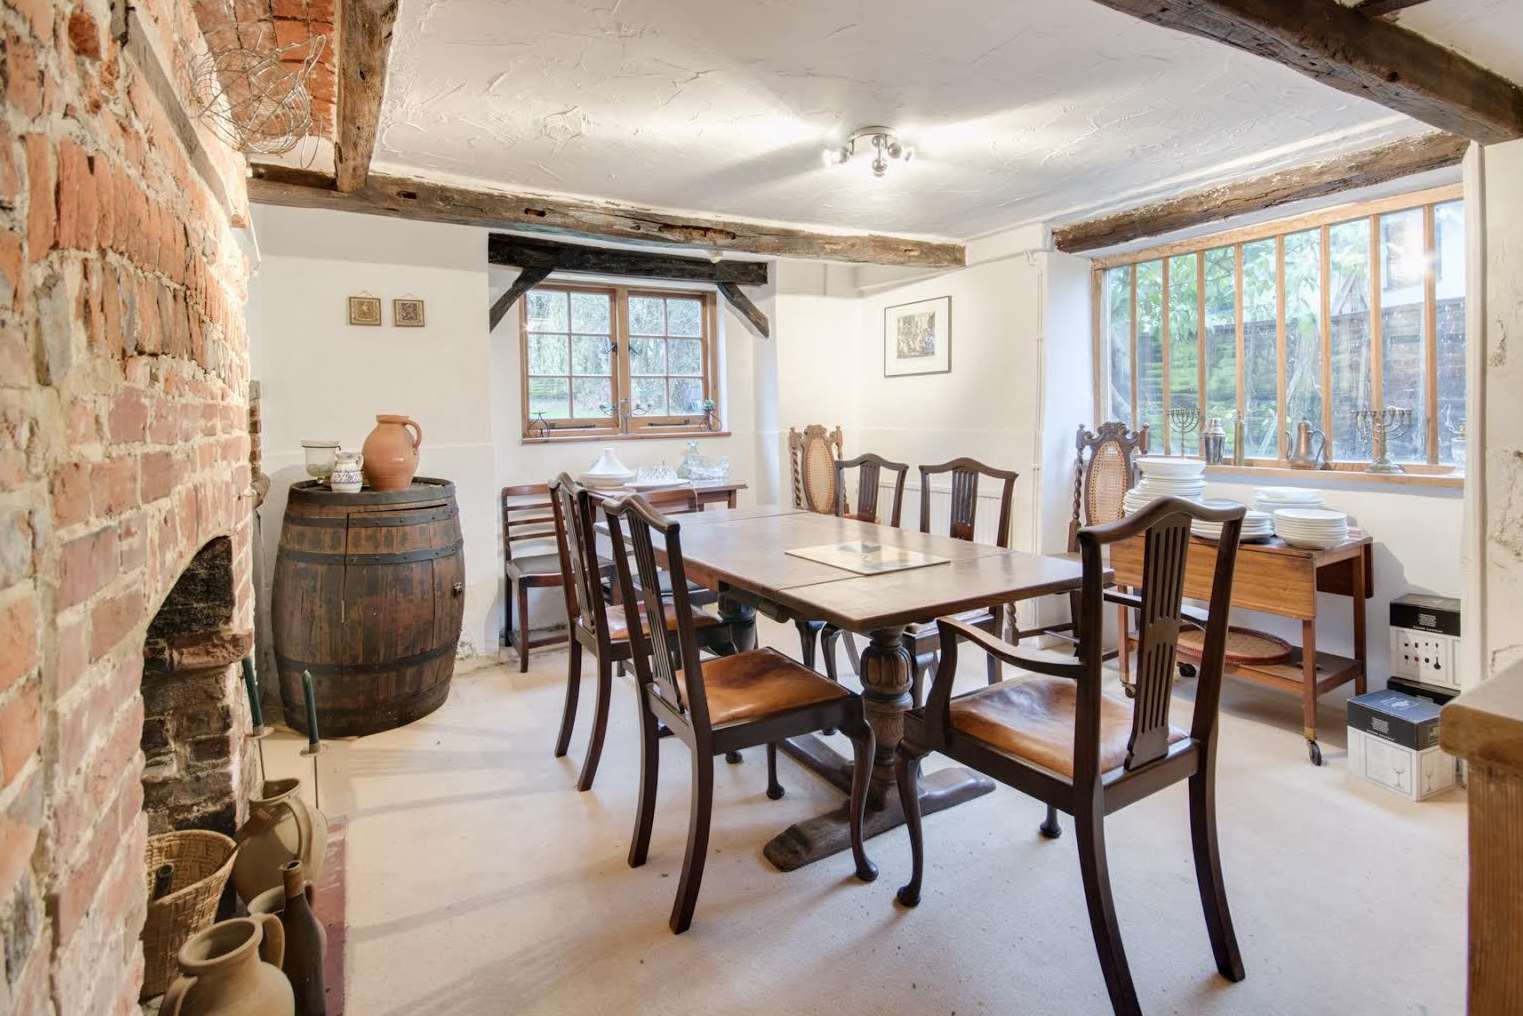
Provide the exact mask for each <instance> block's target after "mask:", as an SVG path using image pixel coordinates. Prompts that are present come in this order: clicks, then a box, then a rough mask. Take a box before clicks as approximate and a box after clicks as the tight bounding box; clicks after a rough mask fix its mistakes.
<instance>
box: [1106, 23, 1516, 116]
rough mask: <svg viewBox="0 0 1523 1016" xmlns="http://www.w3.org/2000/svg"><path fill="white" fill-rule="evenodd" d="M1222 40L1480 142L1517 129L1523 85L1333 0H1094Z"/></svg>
mask: <svg viewBox="0 0 1523 1016" xmlns="http://www.w3.org/2000/svg"><path fill="white" fill-rule="evenodd" d="M1096 2H1097V3H1100V4H1104V5H1105V6H1106V7H1109V8H1111V9H1113V10H1117V11H1121V12H1122V13H1124V14H1130V15H1132V16H1133V17H1136V18H1140V19H1142V20H1143V21H1146V22H1149V23H1150V24H1154V25H1159V26H1161V27H1164V28H1172V29H1175V30H1176V31H1180V32H1186V33H1188V34H1190V35H1197V36H1200V37H1202V38H1206V39H1212V40H1214V41H1216V42H1221V43H1224V44H1226V45H1228V46H1231V47H1233V48H1234V49H1240V50H1243V51H1244V52H1246V53H1252V54H1253V55H1254V56H1261V57H1264V58H1266V59H1269V60H1273V61H1275V62H1276V63H1279V64H1283V65H1284V66H1286V67H1289V68H1290V69H1291V70H1294V71H1298V72H1300V73H1301V74H1305V75H1306V76H1307V77H1309V78H1312V79H1313V80H1316V81H1320V82H1322V83H1323V84H1325V85H1328V86H1329V87H1331V88H1336V89H1338V90H1339V91H1341V92H1346V93H1348V94H1350V95H1357V96H1359V97H1360V98H1363V99H1368V100H1370V101H1371V102H1375V103H1379V104H1380V105H1382V106H1385V107H1387V108H1388V109H1394V110H1396V111H1398V112H1401V113H1405V114H1406V115H1408V116H1410V117H1412V118H1413V119H1416V120H1421V121H1422V122H1423V123H1427V124H1432V125H1433V126H1434V127H1437V128H1439V129H1440V130H1445V131H1449V132H1450V133H1452V134H1459V135H1461V136H1463V137H1467V138H1469V139H1470V140H1472V141H1478V142H1480V143H1481V144H1487V145H1489V144H1496V143H1498V142H1502V141H1510V140H1512V139H1514V138H1519V137H1523V89H1520V88H1519V87H1518V85H1516V84H1515V83H1513V82H1511V81H1508V80H1507V79H1506V78H1504V77H1502V76H1501V75H1499V74H1496V73H1494V72H1492V71H1489V70H1487V69H1486V68H1484V67H1482V66H1480V65H1479V64H1477V63H1475V62H1474V61H1472V60H1469V59H1467V58H1466V57H1463V56H1461V55H1460V54H1458V53H1456V52H1454V51H1453V50H1449V49H1445V48H1444V47H1443V46H1440V45H1438V44H1437V43H1435V42H1432V41H1430V40H1428V39H1425V38H1423V37H1422V36H1420V35H1418V34H1417V33H1416V32H1413V31H1410V30H1408V29H1406V28H1403V27H1401V26H1400V25H1398V24H1395V23H1394V22H1390V21H1385V20H1383V19H1381V18H1377V17H1370V16H1369V14H1368V13H1364V12H1361V11H1359V10H1356V9H1355V8H1352V7H1345V6H1343V5H1342V4H1340V3H1338V2H1337V0H1096Z"/></svg>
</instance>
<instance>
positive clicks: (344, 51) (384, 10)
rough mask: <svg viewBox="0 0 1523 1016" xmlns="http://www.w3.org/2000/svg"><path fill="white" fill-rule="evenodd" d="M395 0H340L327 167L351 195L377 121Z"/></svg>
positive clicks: (359, 182) (363, 173)
mask: <svg viewBox="0 0 1523 1016" xmlns="http://www.w3.org/2000/svg"><path fill="white" fill-rule="evenodd" d="M397 3H398V0H340V2H339V32H338V110H337V114H336V121H337V124H336V127H335V132H334V134H335V136H334V139H333V169H334V177H335V180H336V183H337V186H338V189H339V190H341V191H343V192H345V193H352V192H354V191H357V190H359V189H360V188H362V187H364V186H365V178H366V177H368V176H369V175H370V157H371V156H372V155H373V154H374V152H375V139H376V134H377V132H378V131H379V129H380V123H381V98H382V96H383V95H384V94H385V91H386V65H387V63H388V61H389V60H390V57H391V31H392V26H393V25H394V24H395V23H396V20H397Z"/></svg>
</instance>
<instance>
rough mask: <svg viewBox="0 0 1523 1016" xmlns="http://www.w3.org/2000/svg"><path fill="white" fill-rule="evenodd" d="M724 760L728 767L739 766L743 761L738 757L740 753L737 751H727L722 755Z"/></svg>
mask: <svg viewBox="0 0 1523 1016" xmlns="http://www.w3.org/2000/svg"><path fill="white" fill-rule="evenodd" d="M724 760H725V761H726V762H728V763H730V765H732V766H735V765H740V763H741V762H743V761H745V760H744V759H742V758H741V757H740V752H738V751H727V752H725V753H724Z"/></svg>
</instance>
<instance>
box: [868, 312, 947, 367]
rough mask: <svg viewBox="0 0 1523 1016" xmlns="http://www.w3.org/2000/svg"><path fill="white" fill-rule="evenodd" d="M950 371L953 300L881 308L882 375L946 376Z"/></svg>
mask: <svg viewBox="0 0 1523 1016" xmlns="http://www.w3.org/2000/svg"><path fill="white" fill-rule="evenodd" d="M951 369H952V298H951V297H950V296H939V297H936V298H935V299H933V300H919V301H917V302H915V303H901V304H899V305H897V306H894V307H885V308H884V309H883V376H884V377H905V376H907V375H910V374H945V373H947V372H948V371H950V370H951Z"/></svg>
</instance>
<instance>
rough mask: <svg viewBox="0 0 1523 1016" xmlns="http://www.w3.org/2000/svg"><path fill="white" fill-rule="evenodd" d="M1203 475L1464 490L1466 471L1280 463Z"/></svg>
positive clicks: (1229, 468)
mask: <svg viewBox="0 0 1523 1016" xmlns="http://www.w3.org/2000/svg"><path fill="white" fill-rule="evenodd" d="M1206 476H1207V477H1214V478H1216V479H1220V480H1229V479H1230V480H1242V481H1250V480H1299V481H1301V482H1302V483H1304V484H1305V485H1306V486H1309V487H1310V486H1317V487H1364V486H1379V487H1406V488H1408V489H1412V488H1418V489H1427V490H1434V489H1437V490H1463V489H1464V487H1465V474H1464V473H1460V472H1453V473H1366V472H1364V471H1363V470H1357V469H1286V468H1284V467H1279V466H1232V465H1220V466H1207V467H1206Z"/></svg>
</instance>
